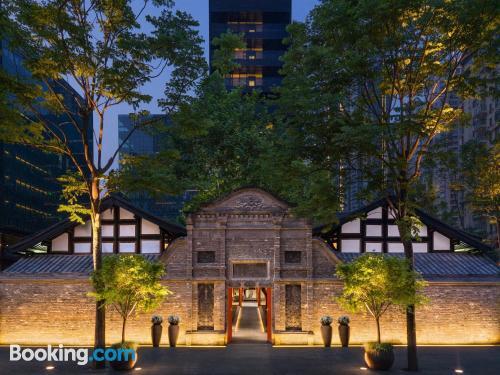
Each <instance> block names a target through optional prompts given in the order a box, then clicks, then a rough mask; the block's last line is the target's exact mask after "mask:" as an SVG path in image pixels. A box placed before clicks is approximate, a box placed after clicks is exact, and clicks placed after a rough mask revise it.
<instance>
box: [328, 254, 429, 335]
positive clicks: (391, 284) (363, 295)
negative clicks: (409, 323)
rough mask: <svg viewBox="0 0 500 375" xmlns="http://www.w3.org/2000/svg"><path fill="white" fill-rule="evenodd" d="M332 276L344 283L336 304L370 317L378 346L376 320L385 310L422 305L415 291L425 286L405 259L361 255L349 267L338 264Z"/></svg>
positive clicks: (418, 294)
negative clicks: (364, 313)
mask: <svg viewBox="0 0 500 375" xmlns="http://www.w3.org/2000/svg"><path fill="white" fill-rule="evenodd" d="M335 273H336V275H337V277H338V278H339V279H340V280H342V281H343V282H344V287H343V289H342V294H341V295H340V296H339V297H338V301H339V303H340V304H341V305H342V306H343V307H344V308H345V309H347V310H349V311H352V312H360V311H367V312H368V313H369V314H370V315H371V316H373V318H374V319H375V323H376V324H377V342H378V343H379V344H380V343H381V340H380V318H381V317H382V315H383V314H384V313H385V312H386V311H387V309H388V308H389V307H391V306H402V307H404V306H406V305H417V304H421V303H423V302H424V301H425V297H424V296H423V295H421V294H420V293H419V291H420V290H421V289H422V288H423V287H424V286H425V285H426V284H425V282H424V281H423V280H421V276H420V274H419V273H418V272H416V271H413V270H410V268H409V267H408V260H407V259H402V258H398V257H395V256H387V255H374V254H364V255H362V256H360V257H358V258H357V259H356V260H354V261H353V262H351V263H343V264H339V265H338V266H337V269H336V271H335Z"/></svg>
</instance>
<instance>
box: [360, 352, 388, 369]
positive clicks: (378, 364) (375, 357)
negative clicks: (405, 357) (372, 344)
mask: <svg viewBox="0 0 500 375" xmlns="http://www.w3.org/2000/svg"><path fill="white" fill-rule="evenodd" d="M365 363H366V366H367V367H368V368H370V369H372V370H383V371H387V370H389V369H390V368H391V367H392V365H393V364H394V350H393V349H392V347H391V348H390V349H388V350H369V349H366V348H365Z"/></svg>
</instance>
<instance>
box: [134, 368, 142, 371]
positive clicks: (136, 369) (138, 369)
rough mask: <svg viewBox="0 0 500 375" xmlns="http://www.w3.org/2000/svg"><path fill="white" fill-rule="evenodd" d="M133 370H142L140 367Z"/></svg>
mask: <svg viewBox="0 0 500 375" xmlns="http://www.w3.org/2000/svg"><path fill="white" fill-rule="evenodd" d="M134 370H135V371H141V370H142V367H136V368H135V369H134Z"/></svg>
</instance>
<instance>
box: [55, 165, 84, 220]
mask: <svg viewBox="0 0 500 375" xmlns="http://www.w3.org/2000/svg"><path fill="white" fill-rule="evenodd" d="M57 180H58V181H59V182H60V183H61V185H62V186H63V189H62V197H63V201H64V203H61V204H60V205H59V208H58V209H57V211H58V212H65V213H67V214H68V215H69V218H70V220H72V221H75V222H77V223H80V224H85V220H84V217H85V216H89V215H90V213H91V210H90V209H89V208H88V207H87V205H85V204H82V201H85V200H84V198H85V195H86V193H87V191H88V183H87V181H85V180H82V177H81V176H80V175H79V174H78V173H71V172H68V173H67V174H65V175H63V176H60V177H58V179H57Z"/></svg>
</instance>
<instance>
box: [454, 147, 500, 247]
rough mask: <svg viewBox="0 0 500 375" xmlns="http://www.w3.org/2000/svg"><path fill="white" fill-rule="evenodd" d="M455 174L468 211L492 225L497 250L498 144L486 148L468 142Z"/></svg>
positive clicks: (499, 244) (499, 200) (499, 223)
mask: <svg viewBox="0 0 500 375" xmlns="http://www.w3.org/2000/svg"><path fill="white" fill-rule="evenodd" d="M460 159H461V163H460V167H459V170H458V173H459V174H460V175H461V176H462V179H461V181H462V184H461V186H460V188H461V190H462V191H464V192H465V195H466V201H467V203H468V204H469V205H470V207H471V209H472V210H473V211H474V212H475V213H477V214H478V215H479V216H482V217H484V218H486V220H487V222H488V223H490V224H492V225H495V228H496V235H497V238H496V246H495V247H496V248H497V249H498V248H500V168H499V165H500V143H499V142H498V141H496V142H495V143H493V145H491V146H490V147H488V146H487V145H485V144H484V143H480V142H476V141H471V142H469V143H466V144H465V145H464V147H463V148H462V152H461V155H460Z"/></svg>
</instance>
